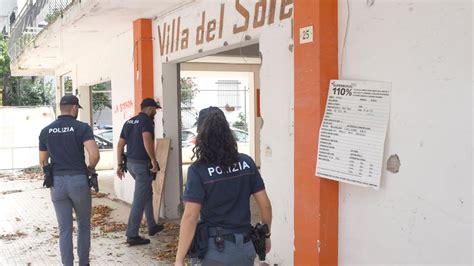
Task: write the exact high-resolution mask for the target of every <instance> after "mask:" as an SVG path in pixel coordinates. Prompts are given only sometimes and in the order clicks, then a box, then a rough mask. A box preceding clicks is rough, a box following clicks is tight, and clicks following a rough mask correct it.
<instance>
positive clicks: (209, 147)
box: [175, 107, 272, 266]
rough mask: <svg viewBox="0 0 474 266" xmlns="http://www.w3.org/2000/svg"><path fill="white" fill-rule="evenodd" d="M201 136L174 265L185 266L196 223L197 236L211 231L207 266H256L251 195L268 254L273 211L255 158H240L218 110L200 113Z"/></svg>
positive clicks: (210, 109)
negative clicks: (263, 230) (256, 206)
mask: <svg viewBox="0 0 474 266" xmlns="http://www.w3.org/2000/svg"><path fill="white" fill-rule="evenodd" d="M197 133H198V135H197V138H196V146H195V148H194V156H195V158H196V161H195V162H194V163H193V164H192V165H191V166H190V167H189V169H188V179H187V183H186V189H185V191H184V195H183V200H184V202H185V209H184V214H183V217H182V219H181V228H180V233H179V244H178V252H177V254H176V261H175V265H184V258H185V256H186V254H187V252H188V250H189V249H190V247H191V244H192V242H193V237H194V236H195V232H196V227H197V225H198V222H199V229H198V230H199V232H201V228H205V230H204V231H207V234H206V235H207V236H206V238H207V251H206V252H205V254H204V256H203V258H202V260H201V261H200V262H201V264H202V265H203V266H206V265H239V266H241V265H254V260H255V257H256V256H255V255H256V252H255V248H254V246H253V244H252V241H251V236H250V234H249V232H250V230H251V224H250V197H251V196H253V197H254V198H255V200H256V202H257V204H258V207H259V209H260V214H261V217H262V222H263V223H264V224H266V225H267V226H268V228H269V230H268V233H267V235H266V237H267V238H266V240H264V241H265V242H266V252H267V253H268V252H269V251H270V248H271V240H270V230H271V222H272V208H271V204H270V201H269V199H268V196H267V193H266V191H265V185H264V183H263V180H262V177H261V176H260V173H259V171H258V169H257V167H256V165H255V162H254V161H253V159H252V158H251V157H249V156H248V155H245V154H242V153H238V151H237V143H236V140H235V138H234V136H233V135H232V132H231V130H230V128H229V124H228V122H227V120H226V118H225V115H224V113H223V112H222V111H221V110H220V109H219V108H217V107H209V108H206V109H203V110H201V111H200V112H199V117H198V127H197ZM196 236H197V237H200V236H202V234H200V233H198V234H196ZM195 242H196V241H195ZM195 242H193V243H195ZM201 242H202V241H201ZM194 262H196V261H195V260H194V261H193V263H194Z"/></svg>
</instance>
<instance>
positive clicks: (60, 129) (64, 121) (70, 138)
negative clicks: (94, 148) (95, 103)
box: [39, 115, 94, 175]
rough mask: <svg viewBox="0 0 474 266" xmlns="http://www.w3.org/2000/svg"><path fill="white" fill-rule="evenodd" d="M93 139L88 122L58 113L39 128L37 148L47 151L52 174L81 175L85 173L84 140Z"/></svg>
mask: <svg viewBox="0 0 474 266" xmlns="http://www.w3.org/2000/svg"><path fill="white" fill-rule="evenodd" d="M93 139H94V134H93V133H92V129H91V127H90V126H89V125H88V124H86V123H84V122H81V121H77V120H76V119H75V118H74V117H72V116H70V115H60V116H59V117H58V119H57V120H56V121H54V122H53V123H51V124H49V125H48V126H47V127H45V128H43V130H41V133H40V136H39V150H40V151H47V152H48V154H49V157H50V158H51V163H52V166H53V175H83V174H87V166H86V163H85V156H84V142H85V141H87V140H93Z"/></svg>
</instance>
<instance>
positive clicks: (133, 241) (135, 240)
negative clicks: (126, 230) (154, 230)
mask: <svg viewBox="0 0 474 266" xmlns="http://www.w3.org/2000/svg"><path fill="white" fill-rule="evenodd" d="M127 243H128V244H129V245H130V246H138V245H146V244H150V239H146V238H143V237H141V236H136V237H129V238H127Z"/></svg>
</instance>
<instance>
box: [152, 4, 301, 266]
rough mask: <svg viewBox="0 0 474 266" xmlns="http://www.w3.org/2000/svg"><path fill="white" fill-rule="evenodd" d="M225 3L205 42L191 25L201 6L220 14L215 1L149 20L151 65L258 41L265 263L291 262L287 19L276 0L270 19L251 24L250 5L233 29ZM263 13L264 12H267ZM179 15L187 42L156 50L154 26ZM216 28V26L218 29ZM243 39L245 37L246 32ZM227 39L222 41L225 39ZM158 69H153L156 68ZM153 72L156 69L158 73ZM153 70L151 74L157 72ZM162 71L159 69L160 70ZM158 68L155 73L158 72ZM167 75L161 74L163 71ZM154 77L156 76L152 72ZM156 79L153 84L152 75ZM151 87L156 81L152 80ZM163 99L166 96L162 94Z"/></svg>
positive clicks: (231, 12) (231, 8)
mask: <svg viewBox="0 0 474 266" xmlns="http://www.w3.org/2000/svg"><path fill="white" fill-rule="evenodd" d="M222 2H223V3H225V19H224V20H225V23H224V31H223V38H222V39H219V40H216V41H214V42H210V43H204V44H201V45H197V46H196V45H195V38H196V36H195V30H196V26H198V25H200V23H201V20H200V19H201V17H200V16H201V14H202V11H206V23H207V22H208V21H209V20H210V19H213V18H219V11H220V6H219V5H217V4H216V2H215V1H209V0H202V1H196V2H195V3H194V4H193V5H191V6H189V7H187V8H186V9H180V10H178V11H176V12H174V13H172V14H168V15H166V16H165V17H160V18H158V19H157V20H156V21H155V23H154V25H153V28H154V30H155V31H154V32H153V34H154V40H155V46H154V51H155V64H154V65H155V68H161V67H160V65H161V64H162V62H166V61H172V62H182V61H185V60H190V59H195V58H197V57H200V56H204V55H208V54H215V53H218V52H221V51H224V50H226V49H233V48H237V47H239V46H246V45H249V44H252V43H255V42H257V41H259V43H260V51H261V52H262V55H263V61H262V67H261V70H260V71H261V72H260V76H261V78H260V84H261V113H262V117H263V120H264V124H263V129H262V131H261V146H260V147H261V152H262V155H261V174H262V177H263V179H264V181H265V184H266V188H267V191H268V193H269V196H270V200H271V201H272V204H273V226H272V238H273V239H274V240H275V241H273V243H272V252H270V254H269V255H268V256H267V258H268V259H267V261H268V262H270V264H273V263H277V264H279V265H292V264H293V248H292V247H293V238H294V231H293V226H294V219H293V204H294V200H293V199H294V195H293V194H294V193H293V191H294V179H293V174H294V164H293V160H294V155H293V153H294V148H293V147H294V145H293V143H294V137H293V121H294V120H293V91H294V90H293V87H294V86H293V53H292V51H290V50H289V45H290V43H291V42H292V41H291V39H292V36H291V32H292V29H291V19H286V20H283V21H280V20H279V19H278V14H279V11H280V1H277V2H278V3H277V8H276V14H277V17H276V19H275V23H274V24H271V25H265V26H263V27H261V28H258V29H255V30H254V29H252V28H251V27H252V26H251V25H252V21H253V17H252V16H253V11H251V12H250V14H251V17H250V29H249V30H248V31H246V32H243V33H241V34H235V35H234V34H232V26H233V24H234V23H239V25H240V23H242V20H241V16H239V15H238V14H237V13H236V11H235V8H234V6H235V1H233V0H227V1H222ZM241 3H242V5H244V6H245V7H246V8H247V9H249V10H253V6H254V5H255V2H254V1H241ZM287 8H288V7H287ZM267 14H268V13H267ZM178 16H179V17H180V18H181V27H182V29H183V28H184V27H189V28H190V31H191V33H190V47H189V48H188V49H186V50H181V51H178V52H175V53H171V54H168V55H164V56H161V55H160V53H159V51H160V50H159V49H160V47H159V35H158V32H157V28H158V26H161V27H162V26H163V25H164V22H166V23H167V24H169V23H170V22H171V21H172V19H173V18H177V17H178ZM217 31H218V29H217ZM246 35H247V36H248V37H247V39H249V40H248V41H245V36H246ZM225 42H227V46H224V43H225ZM156 71H158V70H156ZM157 74H158V73H157ZM157 74H155V77H156V76H157ZM159 74H161V73H159ZM159 74H158V77H159ZM164 79H166V77H164ZM155 80H157V79H156V78H155ZM155 85H157V83H156V81H155ZM155 88H156V86H155ZM164 100H165V101H166V98H165V99H164Z"/></svg>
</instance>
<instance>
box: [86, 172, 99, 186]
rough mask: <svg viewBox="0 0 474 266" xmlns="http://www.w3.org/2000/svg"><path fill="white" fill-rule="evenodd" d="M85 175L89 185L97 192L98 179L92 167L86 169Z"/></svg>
mask: <svg viewBox="0 0 474 266" xmlns="http://www.w3.org/2000/svg"><path fill="white" fill-rule="evenodd" d="M87 176H88V179H87V181H88V182H89V187H91V188H94V190H95V192H99V181H98V180H97V176H98V175H97V172H96V171H95V170H94V169H88V173H87Z"/></svg>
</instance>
